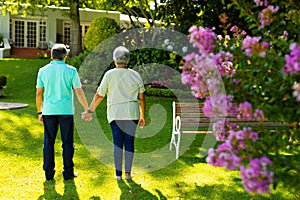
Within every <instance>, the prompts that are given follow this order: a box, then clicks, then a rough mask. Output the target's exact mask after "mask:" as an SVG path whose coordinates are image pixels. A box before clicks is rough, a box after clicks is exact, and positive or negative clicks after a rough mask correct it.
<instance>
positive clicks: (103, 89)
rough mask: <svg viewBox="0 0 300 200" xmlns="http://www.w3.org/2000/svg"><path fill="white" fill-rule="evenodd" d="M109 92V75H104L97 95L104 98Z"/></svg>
mask: <svg viewBox="0 0 300 200" xmlns="http://www.w3.org/2000/svg"><path fill="white" fill-rule="evenodd" d="M107 90H108V76H107V74H104V76H103V79H102V81H101V83H100V85H99V87H98V89H97V93H98V94H99V95H100V96H102V97H104V96H105V95H106V94H107Z"/></svg>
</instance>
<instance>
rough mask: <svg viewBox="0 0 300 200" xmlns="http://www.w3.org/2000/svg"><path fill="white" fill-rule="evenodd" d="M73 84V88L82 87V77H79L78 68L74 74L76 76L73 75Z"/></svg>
mask: <svg viewBox="0 0 300 200" xmlns="http://www.w3.org/2000/svg"><path fill="white" fill-rule="evenodd" d="M72 85H73V88H81V87H82V85H81V82H80V78H79V76H78V73H77V71H76V70H75V74H74V77H73V80H72Z"/></svg>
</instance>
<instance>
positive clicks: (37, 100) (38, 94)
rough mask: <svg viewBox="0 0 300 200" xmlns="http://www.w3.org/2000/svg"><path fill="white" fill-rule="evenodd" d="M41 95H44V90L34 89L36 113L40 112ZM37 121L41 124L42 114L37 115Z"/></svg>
mask: <svg viewBox="0 0 300 200" xmlns="http://www.w3.org/2000/svg"><path fill="white" fill-rule="evenodd" d="M43 93H44V88H37V89H36V95H35V104H36V110H37V112H38V113H41V112H42V105H43ZM38 120H39V121H40V122H41V123H43V118H42V114H38Z"/></svg>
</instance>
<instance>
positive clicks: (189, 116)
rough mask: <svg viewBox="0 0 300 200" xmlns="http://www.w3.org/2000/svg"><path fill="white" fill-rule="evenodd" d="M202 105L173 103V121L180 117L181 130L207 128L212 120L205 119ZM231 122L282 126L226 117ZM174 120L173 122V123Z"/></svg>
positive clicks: (276, 123)
mask: <svg viewBox="0 0 300 200" xmlns="http://www.w3.org/2000/svg"><path fill="white" fill-rule="evenodd" d="M202 107H203V103H197V102H185V103H182V102H173V119H175V118H176V116H180V120H181V129H197V128H201V127H203V128H204V127H205V128H208V127H209V126H210V125H211V124H212V123H211V122H212V120H211V119H209V118H207V117H205V115H204V113H203V111H202ZM226 119H229V120H230V121H231V122H233V123H236V124H239V125H250V126H260V125H262V126H282V122H271V121H267V120H264V121H262V122H261V121H256V120H248V119H237V118H234V117H227V118H226ZM174 121H175V120H173V123H174Z"/></svg>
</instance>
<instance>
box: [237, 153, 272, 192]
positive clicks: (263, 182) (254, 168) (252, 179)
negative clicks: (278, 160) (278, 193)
mask: <svg viewBox="0 0 300 200" xmlns="http://www.w3.org/2000/svg"><path fill="white" fill-rule="evenodd" d="M271 165H272V162H271V161H270V160H269V159H268V158H267V157H262V158H257V159H253V160H251V161H250V164H249V168H245V167H244V166H241V167H240V170H241V177H242V181H243V184H244V187H245V189H246V190H247V191H248V192H252V193H257V194H263V193H270V192H271V190H270V184H272V183H273V176H274V173H273V172H272V171H269V170H268V169H267V167H268V166H271Z"/></svg>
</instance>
